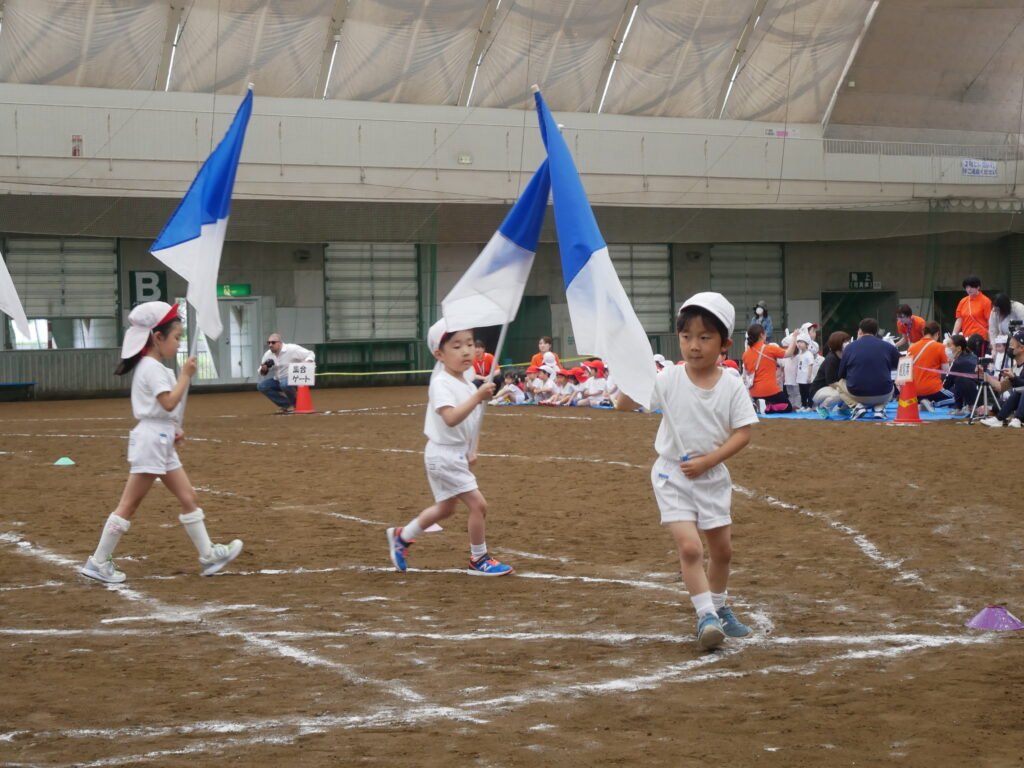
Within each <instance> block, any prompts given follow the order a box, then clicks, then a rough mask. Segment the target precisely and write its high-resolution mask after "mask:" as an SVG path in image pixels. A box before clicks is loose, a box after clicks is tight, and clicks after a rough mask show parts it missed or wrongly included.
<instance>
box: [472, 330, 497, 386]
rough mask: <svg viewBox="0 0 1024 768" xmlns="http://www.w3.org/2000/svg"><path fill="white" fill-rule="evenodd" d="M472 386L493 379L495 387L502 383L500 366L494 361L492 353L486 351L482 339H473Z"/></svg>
mask: <svg viewBox="0 0 1024 768" xmlns="http://www.w3.org/2000/svg"><path fill="white" fill-rule="evenodd" d="M473 347H474V349H473V386H475V387H479V386H480V385H481V384H484V383H486V382H487V381H493V382H494V385H495V386H496V387H499V388H500V387H501V385H502V378H503V377H502V375H501V366H499V365H497V364H496V363H495V362H494V355H492V354H491V353H490V352H488V351H487V346H486V345H485V344H484V340H483V339H474V340H473Z"/></svg>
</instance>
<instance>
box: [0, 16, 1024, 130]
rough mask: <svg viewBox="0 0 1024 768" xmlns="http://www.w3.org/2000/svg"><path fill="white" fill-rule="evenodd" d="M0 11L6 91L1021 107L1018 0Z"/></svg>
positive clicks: (474, 103)
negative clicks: (17, 87) (250, 89)
mask: <svg viewBox="0 0 1024 768" xmlns="http://www.w3.org/2000/svg"><path fill="white" fill-rule="evenodd" d="M875 7H877V12H875V13H874V14H873V16H872V9H873V8H875ZM0 9H2V13H3V16H2V27H0V82H9V83H28V84H38V85H73V86H93V87H101V88H121V89H135V90H148V89H155V90H165V89H167V90H172V91H187V92H207V93H208V92H213V91H216V92H222V93H241V92H242V90H243V89H244V88H245V84H246V83H248V82H253V83H255V85H256V91H257V93H258V94H260V95H263V96H281V97H292V98H315V99H319V98H328V99H343V100H355V101H382V102H395V103H415V104H443V105H460V106H466V105H467V104H468V105H469V106H471V107H499V108H524V107H527V106H528V105H529V93H530V91H529V86H530V85H531V84H532V83H534V82H536V83H539V84H540V85H541V87H542V88H543V89H544V94H545V97H546V98H547V100H548V103H549V104H550V106H551V107H552V109H554V110H557V111H567V112H594V111H601V112H604V113H612V114H627V115H648V116H663V117H690V118H719V117H721V118H725V119H733V120H760V121H771V122H783V121H785V122H792V123H813V122H821V121H823V120H824V119H825V117H826V115H827V114H828V111H829V105H830V102H832V99H833V94H834V93H835V92H836V91H837V89H838V100H837V101H836V102H835V108H834V112H833V113H832V120H833V122H837V123H843V124H846V125H876V126H900V127H911V128H915V127H916V128H949V129H955V130H983V131H1005V132H1018V131H1019V126H1020V116H1021V106H1022V105H1021V101H1022V99H1024V93H1022V89H1021V83H1022V73H1024V24H1022V22H1024V4H1022V3H1021V2H1020V0H1003V1H1000V0H947V2H943V3H938V4H937V3H934V2H931V3H930V2H928V1H927V0H880V2H877V1H876V0H640V1H639V2H637V0H0ZM869 20H871V23H870V25H867V26H866V24H867V22H868V21H869ZM854 54H855V55H854ZM848 64H850V68H849V71H848V73H847V74H846V76H845V77H844V71H845V70H846V68H847V66H848ZM841 80H842V82H840V81H841ZM850 81H855V86H850V84H849V83H850Z"/></svg>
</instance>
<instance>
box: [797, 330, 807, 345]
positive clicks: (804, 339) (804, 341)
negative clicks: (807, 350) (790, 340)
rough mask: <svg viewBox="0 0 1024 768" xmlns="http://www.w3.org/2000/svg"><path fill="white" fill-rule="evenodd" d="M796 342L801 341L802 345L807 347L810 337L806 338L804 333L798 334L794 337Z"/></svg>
mask: <svg viewBox="0 0 1024 768" xmlns="http://www.w3.org/2000/svg"><path fill="white" fill-rule="evenodd" d="M796 340H797V341H802V342H803V343H804V344H807V345H808V346H809V345H810V344H811V337H810V336H808V335H807V334H806V333H798V334H797V335H796Z"/></svg>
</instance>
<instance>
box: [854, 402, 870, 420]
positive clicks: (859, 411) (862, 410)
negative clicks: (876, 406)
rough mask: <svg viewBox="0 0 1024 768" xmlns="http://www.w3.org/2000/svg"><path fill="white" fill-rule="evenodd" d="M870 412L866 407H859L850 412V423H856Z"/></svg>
mask: <svg viewBox="0 0 1024 768" xmlns="http://www.w3.org/2000/svg"><path fill="white" fill-rule="evenodd" d="M867 412H868V409H867V406H866V405H858V406H856V407H855V408H854V409H853V410H852V411H851V412H850V421H856V420H857V419H859V418H861V417H862V416H863V415H864V414H866V413H867Z"/></svg>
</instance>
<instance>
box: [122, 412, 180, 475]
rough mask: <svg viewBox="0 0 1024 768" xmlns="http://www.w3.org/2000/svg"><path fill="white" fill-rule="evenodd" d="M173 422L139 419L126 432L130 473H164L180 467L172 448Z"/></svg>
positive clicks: (176, 454) (176, 453) (175, 452)
mask: <svg viewBox="0 0 1024 768" xmlns="http://www.w3.org/2000/svg"><path fill="white" fill-rule="evenodd" d="M174 430H175V426H174V422H172V421H140V422H139V423H138V425H137V426H136V427H135V429H133V430H132V431H131V432H129V433H128V464H130V465H131V471H130V472H131V474H133V475H139V474H147V475H166V474H167V473H168V472H172V471H174V470H175V469H181V460H180V459H179V458H178V452H177V451H176V450H175V448H174Z"/></svg>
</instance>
